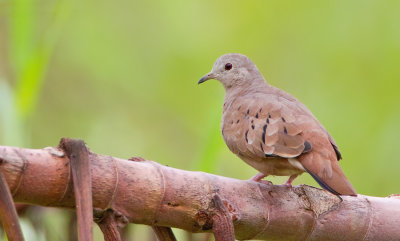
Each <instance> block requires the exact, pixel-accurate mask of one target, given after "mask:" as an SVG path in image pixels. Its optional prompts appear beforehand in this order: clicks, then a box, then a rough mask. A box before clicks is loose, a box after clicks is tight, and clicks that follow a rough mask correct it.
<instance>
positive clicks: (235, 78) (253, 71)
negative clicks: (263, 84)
mask: <svg viewBox="0 0 400 241" xmlns="http://www.w3.org/2000/svg"><path fill="white" fill-rule="evenodd" d="M209 79H216V80H218V81H219V82H221V83H222V85H223V86H224V87H225V89H229V88H232V87H235V86H242V87H245V86H249V85H252V83H254V82H257V81H259V80H260V79H261V80H262V81H264V79H263V77H262V75H261V73H260V72H259V71H258V69H257V67H256V65H255V64H254V63H253V62H252V61H251V60H250V59H249V58H248V57H246V56H244V55H242V54H225V55H222V56H221V57H219V58H218V59H217V60H216V61H215V63H214V66H213V68H212V70H211V72H210V73H208V74H206V75H205V76H204V77H203V78H201V79H200V80H199V82H198V83H199V84H201V83H204V82H205V81H207V80H209Z"/></svg>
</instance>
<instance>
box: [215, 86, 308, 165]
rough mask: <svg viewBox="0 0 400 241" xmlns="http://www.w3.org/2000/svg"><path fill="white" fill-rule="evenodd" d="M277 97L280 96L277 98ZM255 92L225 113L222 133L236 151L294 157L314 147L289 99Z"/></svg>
mask: <svg viewBox="0 0 400 241" xmlns="http://www.w3.org/2000/svg"><path fill="white" fill-rule="evenodd" d="M277 98H278V99H277ZM279 98H281V97H279V96H276V95H265V94H264V95H262V96H257V95H253V96H252V97H251V98H241V99H240V100H237V101H235V102H234V103H232V106H230V108H229V110H228V111H227V113H228V114H227V115H226V116H225V117H224V125H223V134H224V138H225V141H226V142H227V144H228V146H229V147H230V148H231V150H232V151H233V152H234V153H241V154H245V155H246V154H248V155H249V156H254V155H255V156H257V157H277V156H278V157H283V158H292V157H297V156H299V155H301V154H302V153H305V152H308V151H310V150H311V144H310V143H309V142H308V141H306V140H304V138H303V136H302V132H303V129H302V126H301V125H298V124H296V122H297V121H298V119H296V117H295V116H294V115H293V113H294V112H295V111H293V110H289V109H288V106H290V105H287V103H285V102H286V101H289V100H287V99H279Z"/></svg>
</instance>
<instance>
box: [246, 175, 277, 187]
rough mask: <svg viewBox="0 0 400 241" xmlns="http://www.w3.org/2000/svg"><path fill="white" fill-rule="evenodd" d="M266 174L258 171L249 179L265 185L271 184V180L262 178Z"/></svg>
mask: <svg viewBox="0 0 400 241" xmlns="http://www.w3.org/2000/svg"><path fill="white" fill-rule="evenodd" d="M266 176H267V175H265V174H264V173H261V172H259V173H257V174H256V175H255V176H254V177H252V178H250V181H255V182H260V183H263V184H266V185H272V182H270V181H268V180H262V179H263V178H264V177H266Z"/></svg>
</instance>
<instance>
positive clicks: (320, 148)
mask: <svg viewBox="0 0 400 241" xmlns="http://www.w3.org/2000/svg"><path fill="white" fill-rule="evenodd" d="M209 79H215V80H218V81H219V82H221V83H222V85H223V86H224V88H225V98H224V105H223V111H222V121H221V131H222V136H223V139H224V141H225V143H226V145H227V146H228V148H229V149H230V150H231V151H232V152H233V153H234V154H236V155H237V156H238V157H239V158H240V159H242V160H243V161H244V162H246V163H247V164H249V165H250V166H252V167H253V168H255V169H256V170H257V171H259V173H258V174H257V175H255V176H254V177H253V178H252V179H251V180H253V181H257V182H261V181H262V179H263V178H265V177H266V176H268V175H274V176H289V179H288V181H287V182H286V185H288V186H291V183H292V181H293V180H294V179H295V178H296V177H297V176H298V175H300V174H302V173H304V172H307V173H309V174H310V175H311V176H312V177H313V178H314V179H315V180H316V181H317V182H318V184H319V185H320V186H321V187H323V188H324V189H326V190H328V191H330V192H331V193H333V194H335V195H351V196H356V195H357V193H356V191H355V189H354V188H353V186H352V185H351V184H350V182H349V181H348V180H347V178H346V176H345V175H344V173H343V171H342V169H341V167H340V166H339V160H341V159H342V155H341V153H340V151H339V148H338V146H337V144H336V143H335V141H334V140H333V138H332V137H331V136H330V134H329V133H328V132H327V130H326V129H325V128H324V127H323V126H322V124H321V123H320V122H319V121H318V120H317V119H316V117H315V116H314V115H313V114H312V113H311V111H310V110H309V109H308V108H307V107H306V106H305V105H304V104H302V103H301V102H300V101H298V100H297V99H296V98H295V97H293V96H291V95H290V94H288V93H286V92H285V91H283V90H280V89H278V88H276V87H274V86H271V85H270V84H268V83H267V82H266V81H265V79H264V77H263V76H262V74H261V73H260V71H259V70H258V69H257V67H256V65H255V64H254V63H253V62H252V61H251V60H250V59H249V58H248V57H246V56H244V55H241V54H226V55H223V56H221V57H219V58H218V59H217V60H216V62H215V63H214V66H213V67H212V70H211V72H210V73H208V74H207V75H205V76H204V77H202V78H201V79H200V80H199V82H198V83H199V84H201V83H203V82H205V81H207V80H209Z"/></svg>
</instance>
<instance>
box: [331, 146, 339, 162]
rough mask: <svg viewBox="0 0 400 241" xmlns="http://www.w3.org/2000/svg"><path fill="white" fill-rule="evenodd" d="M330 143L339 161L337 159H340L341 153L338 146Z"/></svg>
mask: <svg viewBox="0 0 400 241" xmlns="http://www.w3.org/2000/svg"><path fill="white" fill-rule="evenodd" d="M331 145H332V147H333V150H335V153H336V159H337V160H338V161H339V160H342V154H341V153H340V151H339V148H338V147H337V146H335V145H334V144H332V143H331Z"/></svg>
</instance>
